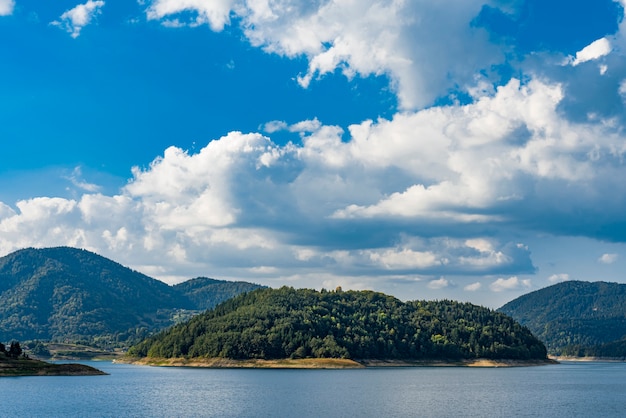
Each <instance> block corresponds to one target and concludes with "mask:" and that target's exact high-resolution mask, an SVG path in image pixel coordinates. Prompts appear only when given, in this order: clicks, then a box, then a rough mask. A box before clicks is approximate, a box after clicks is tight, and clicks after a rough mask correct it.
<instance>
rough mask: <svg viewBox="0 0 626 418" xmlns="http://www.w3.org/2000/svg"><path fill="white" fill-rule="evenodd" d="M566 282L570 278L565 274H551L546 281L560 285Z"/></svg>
mask: <svg viewBox="0 0 626 418" xmlns="http://www.w3.org/2000/svg"><path fill="white" fill-rule="evenodd" d="M568 280H570V277H569V274H567V273H560V274H553V275H552V276H550V277H548V281H549V282H550V283H560V282H566V281H568Z"/></svg>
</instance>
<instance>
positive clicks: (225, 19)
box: [146, 0, 236, 31]
mask: <svg viewBox="0 0 626 418" xmlns="http://www.w3.org/2000/svg"><path fill="white" fill-rule="evenodd" d="M235 3H236V1H235V0H211V1H206V0H182V1H181V0H157V1H153V2H152V4H151V5H150V7H149V8H148V9H147V10H146V15H147V17H148V19H151V20H160V19H164V18H165V19H164V24H165V25H166V26H182V25H186V24H188V25H191V26H199V25H203V24H208V25H210V26H211V28H212V29H213V30H215V31H221V30H222V29H223V28H224V25H226V24H228V23H229V22H230V13H231V9H232V7H233V6H234V5H235ZM189 12H192V14H193V15H194V16H187V17H188V19H187V20H185V21H181V20H180V19H178V18H168V16H173V15H174V16H175V15H181V14H185V13H189Z"/></svg>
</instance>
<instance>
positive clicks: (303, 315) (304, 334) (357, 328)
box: [129, 287, 546, 360]
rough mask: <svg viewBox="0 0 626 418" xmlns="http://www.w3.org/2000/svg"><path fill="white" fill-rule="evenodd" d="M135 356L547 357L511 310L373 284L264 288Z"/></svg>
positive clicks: (164, 335) (151, 342)
mask: <svg viewBox="0 0 626 418" xmlns="http://www.w3.org/2000/svg"><path fill="white" fill-rule="evenodd" d="M129 355H132V356H137V357H154V358H175V357H188V358H198V357H206V358H212V357H222V358H230V359H282V358H307V357H317V358H328V357H330V358H351V359H416V360H418V359H444V358H445V359H474V358H492V359H504V358H506V359H544V358H545V357H546V349H545V347H544V345H543V344H542V343H541V342H540V341H538V340H537V339H536V338H535V337H534V336H532V334H531V333H530V331H528V329H526V328H524V327H522V326H521V325H519V324H518V323H517V322H515V321H514V320H512V319H511V318H510V317H508V316H506V315H504V314H501V313H497V312H493V311H491V310H489V309H487V308H483V307H479V306H476V305H472V304H469V303H459V302H452V301H438V302H425V301H417V302H408V303H403V302H401V301H400V300H398V299H396V298H393V297H391V296H387V295H384V294H381V293H376V292H371V291H346V292H342V291H337V292H326V291H322V292H317V291H314V290H306V289H300V290H294V289H293V288H288V287H283V288H281V289H259V290H255V291H253V292H250V293H247V294H243V295H240V296H237V297H235V298H233V299H230V300H228V301H226V302H224V303H222V304H220V305H218V306H217V307H216V308H214V309H213V310H210V311H207V312H205V313H203V314H201V315H198V316H195V317H193V318H192V319H190V320H189V321H188V322H185V323H182V324H179V325H177V326H175V327H173V328H170V329H169V330H166V331H163V332H161V333H159V334H158V335H156V336H154V337H151V338H148V339H146V340H145V341H143V342H141V343H140V344H138V345H136V346H134V347H132V348H131V349H130V350H129Z"/></svg>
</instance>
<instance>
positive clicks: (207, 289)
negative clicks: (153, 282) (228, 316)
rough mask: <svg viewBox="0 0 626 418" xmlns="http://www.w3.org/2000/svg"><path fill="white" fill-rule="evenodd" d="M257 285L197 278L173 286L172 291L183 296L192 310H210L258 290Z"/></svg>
mask: <svg viewBox="0 0 626 418" xmlns="http://www.w3.org/2000/svg"><path fill="white" fill-rule="evenodd" d="M259 287H263V286H259V285H258V284H254V283H249V282H230V281H225V280H216V279H210V278H208V277H197V278H195V279H191V280H187V281H185V282H182V283H179V284H177V285H174V289H176V290H177V291H179V292H180V293H182V294H183V295H185V296H186V297H187V298H188V299H189V300H190V301H191V303H192V305H193V307H194V309H201V310H206V309H210V308H212V307H214V306H216V305H218V304H219V303H221V302H224V301H225V300H228V299H230V298H232V297H234V296H237V295H238V294H240V293H245V292H250V291H252V290H255V289H258V288H259Z"/></svg>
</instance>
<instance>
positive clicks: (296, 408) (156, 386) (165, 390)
mask: <svg viewBox="0 0 626 418" xmlns="http://www.w3.org/2000/svg"><path fill="white" fill-rule="evenodd" d="M90 364H91V365H94V366H95V367H98V368H100V369H101V370H104V371H106V372H108V373H110V375H109V376H82V377H19V378H2V379H0V412H1V413H2V415H4V416H20V417H50V416H51V417H56V416H59V417H61V416H63V417H85V416H89V417H92V416H93V417H121V416H124V417H211V416H215V417H299V418H303V417H353V416H355V417H356V416H358V417H364V416H376V417H412V416H424V417H430V416H432V417H438V416H467V417H472V416H475V417H488V416H497V417H505V416H548V417H572V416H604V417H606V416H615V417H617V416H622V415H623V414H624V411H626V395H625V391H626V364H624V363H565V364H561V365H550V366H541V367H527V368H495V369H489V368H486V369H480V368H457V367H451V368H445V367H440V368H437V367H423V368H380V369H356V370H249V369H193V368H157V367H142V366H133V365H124V364H112V363H108V362H98V363H90Z"/></svg>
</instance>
